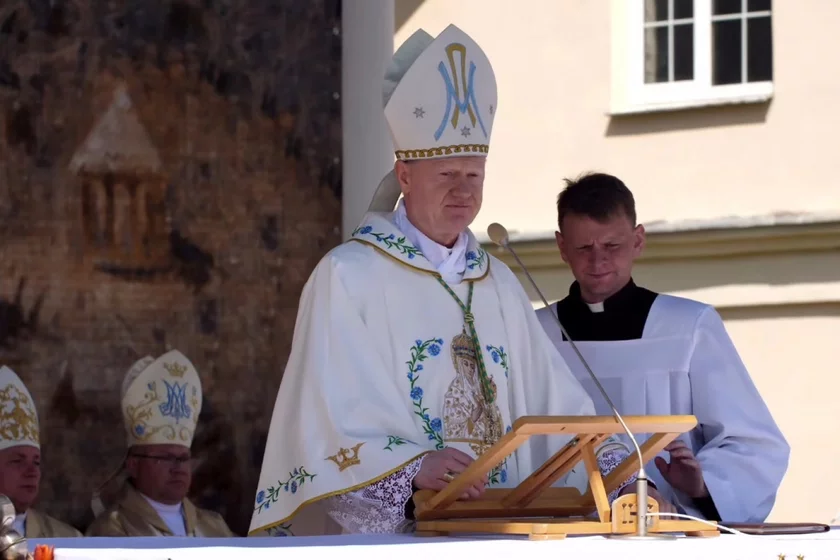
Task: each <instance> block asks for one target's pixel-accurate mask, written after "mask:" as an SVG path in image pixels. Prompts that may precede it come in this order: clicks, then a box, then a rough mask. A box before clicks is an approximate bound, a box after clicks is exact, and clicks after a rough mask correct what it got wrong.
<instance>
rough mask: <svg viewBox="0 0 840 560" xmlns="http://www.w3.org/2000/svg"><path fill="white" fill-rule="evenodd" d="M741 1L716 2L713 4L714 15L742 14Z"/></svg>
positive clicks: (717, 0)
mask: <svg viewBox="0 0 840 560" xmlns="http://www.w3.org/2000/svg"><path fill="white" fill-rule="evenodd" d="M740 13H741V0H714V2H713V3H712V14H714V15H721V14H740Z"/></svg>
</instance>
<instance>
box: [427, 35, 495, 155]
mask: <svg viewBox="0 0 840 560" xmlns="http://www.w3.org/2000/svg"><path fill="white" fill-rule="evenodd" d="M455 53H458V54H460V55H461V56H460V63H461V64H460V65H458V64H456V62H455ZM446 56H447V58H448V59H449V69H450V70H451V71H452V73H451V75H450V73H449V71H447V68H446V64H444V62H443V61H441V62H440V64H438V71H440V75H441V76H442V77H443V83H444V85H445V86H446V110H445V112H444V114H443V119H441V121H440V126H439V127H438V129H437V130H436V131H435V140H440V137H441V135H442V134H443V131H444V129H445V128H446V121H447V120H450V122H451V123H452V128H456V129H457V128H458V119H459V117H460V115H461V114H466V115H467V116H468V117H469V118H470V122H471V123H472V128H475V125H476V123H478V125H479V126H480V127H481V132H482V133H483V134H484V137H485V138H487V130H486V129H485V128H484V122H483V121H482V120H481V112H480V111H479V110H478V103H477V102H476V99H475V89H473V84H474V82H475V71H476V66H475V63H474V62H473V61H470V69H469V74H468V73H467V48H466V47H465V46H464V45H462V44H460V43H452V44H450V45H448V46H447V47H446ZM459 78H460V80H459ZM462 89H463V92H464V97H463V101H461V95H460V92H461V90H462ZM453 103H454V105H455V111H454V112H453V110H452V109H453V107H452V105H453ZM470 130H471V129H470V127H468V126H464V127H463V128H462V129H461V136H463V137H464V138H466V137H467V136H469V135H470Z"/></svg>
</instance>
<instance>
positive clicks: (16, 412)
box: [0, 366, 41, 450]
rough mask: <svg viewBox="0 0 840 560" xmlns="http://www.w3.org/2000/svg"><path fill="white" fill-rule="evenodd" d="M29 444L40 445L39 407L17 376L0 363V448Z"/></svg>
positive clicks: (39, 447) (36, 446)
mask: <svg viewBox="0 0 840 560" xmlns="http://www.w3.org/2000/svg"><path fill="white" fill-rule="evenodd" d="M18 445H30V446H32V447H35V448H38V449H41V435H40V429H39V427H38V411H37V410H35V401H34V400H33V399H32V395H30V394H29V390H28V389H27V388H26V385H24V384H23V381H21V379H20V377H18V376H17V374H16V373H15V372H14V371H12V370H11V369H10V368H8V367H6V366H3V367H0V450H2V449H8V448H10V447H16V446H18Z"/></svg>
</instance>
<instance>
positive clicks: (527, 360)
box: [249, 213, 594, 535]
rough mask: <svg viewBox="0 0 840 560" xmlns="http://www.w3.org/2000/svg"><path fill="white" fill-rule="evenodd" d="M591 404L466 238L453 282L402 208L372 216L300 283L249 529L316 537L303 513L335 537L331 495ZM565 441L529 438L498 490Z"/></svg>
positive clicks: (503, 280)
mask: <svg viewBox="0 0 840 560" xmlns="http://www.w3.org/2000/svg"><path fill="white" fill-rule="evenodd" d="M470 290H472V297H471V299H470ZM465 310H467V313H465ZM465 317H466V319H465ZM473 328H474V329H475V332H472V329H473ZM475 338H477V339H478V344H479V345H480V346H479V347H478V352H476V345H475V344H474V342H475ZM593 412H594V407H593V403H592V400H591V399H590V397H589V396H588V395H587V394H586V391H585V390H584V389H583V388H582V387H581V385H580V383H578V381H577V380H576V379H575V378H574V376H573V375H572V373H571V372H570V370H569V369H568V367H567V366H566V364H565V363H564V361H563V358H562V357H561V355H560V354H559V353H558V352H557V350H556V349H555V347H554V346H553V344H552V342H551V341H550V340H549V339H548V337H547V335H546V334H545V332H544V331H543V329H542V327H541V326H540V323H539V321H538V320H537V317H536V315H535V314H534V312H533V307H532V306H531V303H530V301H529V300H528V298H527V295H526V294H525V292H524V290H523V289H522V287H521V285H520V284H519V281H518V279H517V278H516V276H514V274H513V273H512V272H511V271H510V269H508V268H507V267H506V266H505V265H504V264H503V263H502V262H501V261H499V260H497V259H495V258H494V257H491V256H490V255H488V254H487V253H486V252H485V251H484V250H483V249H481V247H480V246H479V245H478V243H477V242H476V240H475V238H474V237H473V235H472V234H471V233H469V232H468V241H467V251H466V268H465V270H464V274H463V281H462V282H460V283H457V284H455V285H451V286H450V285H449V284H446V283H445V282H443V281H442V280H441V279H440V276H439V274H438V272H437V271H436V269H435V268H434V267H433V266H432V265H431V263H430V262H429V261H428V260H427V259H426V258H425V257H424V256H423V254H422V253H421V252H420V250H419V249H418V248H417V247H415V246H414V245H412V244H411V242H410V241H408V240H407V237H406V235H405V234H404V233H402V232H401V231H400V230H399V229H397V227H396V225H395V224H394V215H393V213H383V214H378V213H369V214H367V215H366V216H365V218H364V220H363V222H362V224H361V225H360V226H359V227H358V228H357V229H356V230H355V231H354V232H353V234H352V238H351V240H349V241H348V242H346V243H344V244H342V245H340V246H338V247H336V248H335V249H333V250H332V251H330V252H329V253H328V254H327V255H326V256H325V257H324V258H323V259H322V260H321V262H320V263H319V264H318V266H317V267H316V268H315V271H314V272H313V273H312V275H311V277H310V278H309V280H308V282H307V284H306V286H305V287H304V289H303V293H302V296H301V301H300V307H299V310H298V317H297V321H296V324H295V333H294V338H293V342H292V349H291V354H290V356H289V360H288V363H287V365H286V369H285V373H284V376H283V380H282V383H281V385H280V390H279V392H278V395H277V401H276V404H275V408H274V414H273V417H272V421H271V426H270V429H269V433H268V440H267V444H266V450H265V455H264V458H263V465H262V471H261V473H260V480H259V487H258V489H257V493H256V500H255V504H254V514H253V517H252V520H251V526H250V531H249V533H250V534H252V535H253V534H257V533H262V532H264V531H267V532H269V533H272V532H275V533H276V532H278V530H279V532H281V533H285V534H294V535H301V534H306V533H309V532H312V531H315V532H317V531H318V530H317V529H315V530H313V529H305V530H303V529H300V527H301V525H299V522H300V523H303V521H302V520H305V522H306V524H307V526H308V527H315V526H318V527H321V529H320V530H321V531H328V530H329V529H327V527H328V526H329V525H330V524H329V522H328V521H323V520H321V518H322V517H323V516H324V511H323V510H324V509H325V506H324V505H323V502H324V499H325V498H330V497H333V496H339V497H341V496H344V495H348V493H350V494H352V493H353V492H357V491H359V490H360V489H364V488H366V487H370V485H373V484H374V483H377V482H378V481H382V480H383V479H386V477H389V476H391V475H393V474H394V473H397V472H399V471H400V470H401V469H404V468H405V467H406V466H407V465H410V464H412V463H414V462H415V460H416V459H418V458H419V457H422V456H423V455H424V454H426V453H428V452H431V451H435V450H440V449H443V448H444V447H453V448H457V449H459V450H461V451H464V452H465V453H467V454H469V455H471V456H473V457H475V456H477V455H478V454H480V453H482V452H483V451H484V450H486V449H487V448H488V447H490V446H491V445H493V444H494V443H495V442H496V441H498V439H499V438H500V437H501V436H502V435H503V434H504V433H505V432H506V431H508V430H510V429H511V425H512V423H513V421H514V420H515V419H516V418H519V417H520V416H523V415H526V414H527V415H590V414H593ZM569 439H570V438H569V437H567V436H563V437H555V436H552V437H541V438H533V440H532V441H531V442H530V443H529V444H526V445H524V446H522V447H521V448H520V449H519V451H517V452H516V453H515V454H514V455H512V456H510V457H508V458H506V459H505V461H503V462H502V463H501V464H500V465H498V466H496V467H495V468H494V469H493V470H492V472H491V473H489V474H490V485H491V487H510V486H515V485H517V484H518V483H519V482H520V480H522V479H523V478H524V477H526V476H528V475H530V474H531V473H532V472H533V471H534V470H535V469H536V468H537V467H539V466H540V465H541V464H542V463H543V462H545V461H546V460H548V458H549V457H550V456H551V454H552V453H554V452H556V451H557V450H558V449H559V448H560V447H561V446H562V445H564V444H565V443H566V442H567V441H568V440H569ZM418 468H419V467H418ZM413 473H416V469H415V470H414V471H413ZM412 477H413V474H412ZM563 484H568V481H560V482H558V485H563ZM410 486H411V485H410V481H409V484H408V488H409V490H408V492H409V496H410ZM392 490H393V489H392V488H384V489H380V490H378V492H379V494H378V495H379V496H380V497H381V496H383V495H387V494H389V493H391V492H392ZM386 498H387V496H386ZM404 503H405V502H403V503H402V504H398V506H399V505H404ZM319 508H320V509H319ZM342 525H343V526H344V527H346V526H347V525H345V524H342ZM272 530H273V531H272ZM382 530H383V531H384V530H385V529H382Z"/></svg>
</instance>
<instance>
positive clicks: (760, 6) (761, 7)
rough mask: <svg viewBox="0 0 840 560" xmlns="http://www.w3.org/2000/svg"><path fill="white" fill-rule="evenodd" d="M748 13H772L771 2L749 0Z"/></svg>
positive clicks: (766, 0) (767, 0)
mask: <svg viewBox="0 0 840 560" xmlns="http://www.w3.org/2000/svg"><path fill="white" fill-rule="evenodd" d="M747 11H748V12H764V11H768V12H769V11H770V0H748V2H747Z"/></svg>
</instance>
